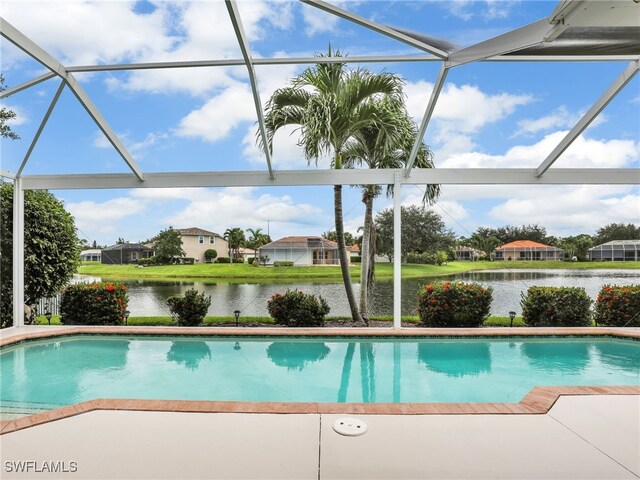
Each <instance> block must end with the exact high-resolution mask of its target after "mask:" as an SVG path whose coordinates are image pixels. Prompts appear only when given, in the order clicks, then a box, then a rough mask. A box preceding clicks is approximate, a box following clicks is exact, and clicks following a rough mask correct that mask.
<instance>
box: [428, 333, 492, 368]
mask: <svg viewBox="0 0 640 480" xmlns="http://www.w3.org/2000/svg"><path fill="white" fill-rule="evenodd" d="M418 361H419V362H422V363H424V364H425V365H426V366H427V368H428V369H429V370H431V371H432V372H436V373H444V374H445V375H447V376H448V377H466V376H467V375H470V376H475V377H477V376H478V375H480V374H481V373H490V372H491V351H490V350H489V344H487V343H486V342H485V343H464V344H463V345H460V344H458V345H454V344H449V343H419V344H418Z"/></svg>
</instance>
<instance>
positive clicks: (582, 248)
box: [560, 233, 593, 261]
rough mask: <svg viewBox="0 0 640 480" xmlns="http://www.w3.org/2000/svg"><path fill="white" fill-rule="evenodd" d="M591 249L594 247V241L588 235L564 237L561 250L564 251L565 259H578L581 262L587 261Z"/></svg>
mask: <svg viewBox="0 0 640 480" xmlns="http://www.w3.org/2000/svg"><path fill="white" fill-rule="evenodd" d="M591 247H593V239H592V238H591V236H590V235H587V234H586V233H582V234H580V235H575V236H573V237H564V238H563V239H562V241H561V242H560V248H562V249H563V250H564V256H565V258H569V259H571V258H573V257H576V258H577V259H578V260H580V261H585V260H587V254H588V253H589V249H590V248H591Z"/></svg>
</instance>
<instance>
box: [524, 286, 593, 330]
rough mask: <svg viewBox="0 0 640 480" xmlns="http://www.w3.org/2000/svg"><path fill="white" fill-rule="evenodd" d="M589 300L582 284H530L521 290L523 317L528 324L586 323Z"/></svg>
mask: <svg viewBox="0 0 640 480" xmlns="http://www.w3.org/2000/svg"><path fill="white" fill-rule="evenodd" d="M591 303H593V301H592V300H591V299H590V298H589V296H588V295H587V292H585V290H584V288H580V287H529V290H527V295H526V296H525V295H524V294H522V301H521V302H520V305H522V319H523V320H524V323H526V324H527V325H528V326H531V327H588V326H590V325H591V311H590V309H591Z"/></svg>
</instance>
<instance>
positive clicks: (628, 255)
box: [589, 240, 640, 262]
mask: <svg viewBox="0 0 640 480" xmlns="http://www.w3.org/2000/svg"><path fill="white" fill-rule="evenodd" d="M589 260H591V261H602V262H607V261H609V262H637V261H638V260H640V240H613V241H611V242H607V243H603V244H602V245H597V246H595V247H593V248H590V249H589Z"/></svg>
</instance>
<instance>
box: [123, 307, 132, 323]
mask: <svg viewBox="0 0 640 480" xmlns="http://www.w3.org/2000/svg"><path fill="white" fill-rule="evenodd" d="M129 315H131V312H130V311H129V310H125V311H124V324H125V325H129Z"/></svg>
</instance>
